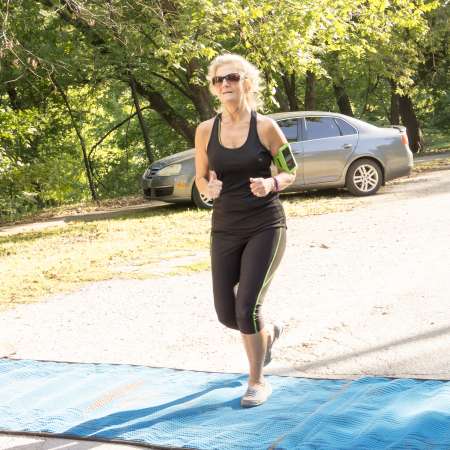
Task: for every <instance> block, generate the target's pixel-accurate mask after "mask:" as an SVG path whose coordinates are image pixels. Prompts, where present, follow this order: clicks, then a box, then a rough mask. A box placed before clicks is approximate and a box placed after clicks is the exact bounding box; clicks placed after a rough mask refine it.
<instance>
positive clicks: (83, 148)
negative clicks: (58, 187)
mask: <svg viewBox="0 0 450 450" xmlns="http://www.w3.org/2000/svg"><path fill="white" fill-rule="evenodd" d="M50 78H51V79H52V81H53V84H54V85H55V86H56V89H57V90H58V91H59V93H60V94H61V97H62V98H63V101H64V104H65V105H66V108H67V111H68V113H69V116H70V120H71V122H72V126H73V128H74V129H75V132H76V134H77V136H78V139H79V141H80V146H81V151H82V153H83V162H84V167H85V170H86V177H87V179H88V183H89V189H90V191H91V197H92V200H94V201H95V202H97V201H98V195H97V191H96V189H95V183H94V178H93V176H92V167H91V163H90V161H89V157H88V153H87V147H86V143H85V141H84V138H83V135H82V134H81V130H80V128H79V126H78V124H77V121H76V120H75V116H74V114H73V111H72V108H71V107H70V103H69V100H68V98H67V95H66V93H65V92H64V90H63V88H62V87H61V86H60V85H59V84H58V83H57V82H56V79H55V78H54V77H53V76H52V75H50Z"/></svg>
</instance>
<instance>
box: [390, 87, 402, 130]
mask: <svg viewBox="0 0 450 450" xmlns="http://www.w3.org/2000/svg"><path fill="white" fill-rule="evenodd" d="M389 84H390V85H391V107H390V110H389V122H390V123H391V125H399V124H400V107H399V95H398V94H397V92H396V90H397V83H396V82H395V81H394V80H392V79H391V80H389Z"/></svg>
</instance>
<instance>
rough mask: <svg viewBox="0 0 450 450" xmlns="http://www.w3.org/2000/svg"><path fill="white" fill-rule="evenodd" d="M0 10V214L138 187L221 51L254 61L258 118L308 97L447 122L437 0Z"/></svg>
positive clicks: (136, 2)
mask: <svg viewBox="0 0 450 450" xmlns="http://www.w3.org/2000/svg"><path fill="white" fill-rule="evenodd" d="M0 15H1V17H0V20H1V23H2V30H1V38H0V69H1V70H0V176H1V178H0V188H1V190H0V219H12V218H14V217H16V216H17V215H20V214H21V213H24V212H26V211H29V210H33V209H36V208H41V207H44V206H47V205H52V204H62V203H65V202H72V201H79V200H82V199H85V198H88V197H89V196H91V195H94V193H96V194H97V195H98V197H99V198H105V197H114V196H117V195H124V194H130V193H137V192H139V191H140V184H139V178H140V175H141V173H142V171H143V170H144V168H145V166H146V164H147V161H148V160H150V159H158V158H160V157H162V156H165V155H168V154H171V153H174V152H176V151H180V150H183V149H185V148H186V147H188V146H192V144H193V136H194V130H195V127H196V125H197V124H198V122H199V121H201V120H205V119H207V118H209V117H211V116H212V115H213V114H214V99H213V98H212V96H211V94H210V93H209V90H208V86H207V83H206V80H205V72H206V69H207V66H208V64H209V62H210V61H211V59H212V58H214V57H215V56H216V55H217V54H220V53H223V52H236V53H240V54H242V55H244V56H246V57H247V58H248V59H249V60H250V61H252V62H253V63H255V64H256V65H257V66H258V67H259V68H260V70H261V72H262V74H263V78H264V81H265V87H264V91H263V97H264V111H265V112H272V111H277V110H285V109H292V108H300V109H301V108H303V106H304V104H305V102H306V96H307V95H309V99H310V101H313V103H314V107H315V109H322V110H341V111H342V108H346V110H345V111H348V113H351V114H354V115H356V116H357V117H362V118H365V119H367V120H370V121H373V122H376V123H383V124H388V123H389V121H390V120H392V116H391V108H392V104H393V103H392V102H393V101H394V100H395V95H397V96H407V97H408V98H410V99H412V104H413V106H414V114H415V116H417V118H418V123H422V124H423V125H424V126H425V127H426V128H429V127H433V126H434V127H440V128H442V129H445V128H446V129H447V131H448V124H449V123H450V120H449V119H450V100H449V97H448V86H449V72H450V71H449V56H448V42H449V33H450V32H449V30H450V27H449V16H450V13H449V4H448V2H445V1H444V0H417V1H414V2H411V1H409V0H355V1H354V2H347V1H345V0H324V1H322V2H316V1H313V0H304V1H302V2H299V1H297V0H221V1H220V0H162V1H156V0H149V1H145V2H143V1H142V0H127V1H124V0H108V1H102V0H92V1H87V0H22V1H21V2H14V1H12V0H5V1H4V2H2V5H1V6H0ZM307 76H309V78H307ZM307 80H309V81H307ZM311 83H312V84H311ZM392 86H394V87H395V88H394V90H393V88H392ZM133 89H135V93H136V94H137V95H138V100H139V103H138V107H139V108H140V109H142V116H143V123H142V122H140V121H139V120H138V115H137V114H136V113H137V111H136V107H137V106H136V103H135V101H133V97H132V92H133V91H132V90H133ZM312 89H313V91H314V92H313V94H311V92H312ZM311 99H312V100H311ZM346 113H347V112H346ZM144 135H145V136H146V139H143V136H144ZM94 191H95V192H94Z"/></svg>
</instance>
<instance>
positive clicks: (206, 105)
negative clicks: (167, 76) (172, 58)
mask: <svg viewBox="0 0 450 450" xmlns="http://www.w3.org/2000/svg"><path fill="white" fill-rule="evenodd" d="M199 73H200V74H203V68H202V67H201V64H200V60H199V59H197V58H194V59H192V60H191V61H189V63H188V64H187V67H186V78H187V80H186V81H187V83H186V84H187V89H189V94H190V96H189V98H190V99H191V100H192V103H193V104H194V106H195V109H196V110H197V112H198V115H199V116H200V120H208V119H210V118H211V117H212V116H214V114H215V111H214V107H213V101H212V99H213V98H212V95H211V93H210V92H209V88H208V87H207V86H204V85H199V84H197V83H192V78H194V79H195V78H197V77H198V74H199ZM183 84H184V83H183Z"/></svg>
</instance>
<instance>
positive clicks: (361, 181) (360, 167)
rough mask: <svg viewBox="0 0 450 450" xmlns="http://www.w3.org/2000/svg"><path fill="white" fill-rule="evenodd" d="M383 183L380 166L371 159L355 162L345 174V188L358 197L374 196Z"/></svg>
mask: <svg viewBox="0 0 450 450" xmlns="http://www.w3.org/2000/svg"><path fill="white" fill-rule="evenodd" d="M382 183H383V173H382V172H381V167H380V165H379V164H378V163H377V162H376V161H374V160H373V159H368V158H362V159H358V160H357V161H355V162H354V163H353V164H352V165H351V166H350V168H349V169H348V172H347V177H346V181H345V187H346V188H347V189H348V190H349V191H350V192H351V193H352V194H353V195H356V196H358V197H363V196H366V195H373V194H375V193H376V192H377V191H378V189H380V186H381V184H382Z"/></svg>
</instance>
